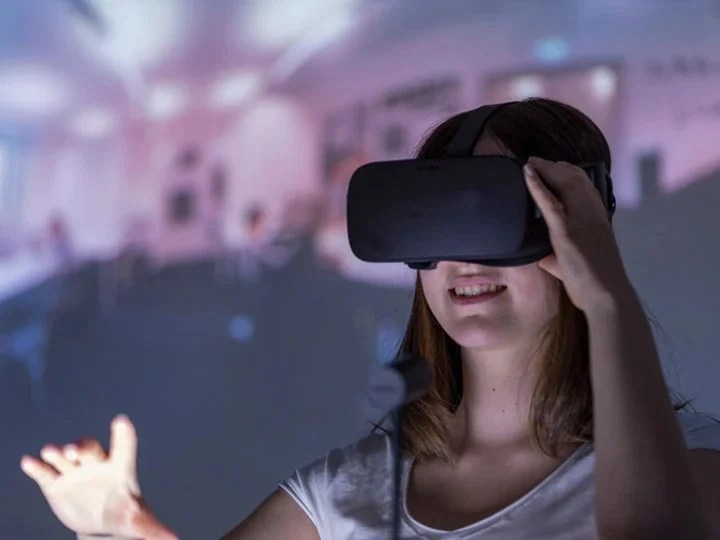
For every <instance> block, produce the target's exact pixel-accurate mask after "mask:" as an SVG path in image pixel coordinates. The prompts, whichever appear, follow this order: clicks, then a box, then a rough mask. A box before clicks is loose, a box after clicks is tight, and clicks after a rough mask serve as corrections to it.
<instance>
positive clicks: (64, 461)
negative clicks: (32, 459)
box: [40, 444, 77, 474]
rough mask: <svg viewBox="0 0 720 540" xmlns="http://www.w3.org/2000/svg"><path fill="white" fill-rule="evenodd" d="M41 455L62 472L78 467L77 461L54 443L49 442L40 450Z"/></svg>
mask: <svg viewBox="0 0 720 540" xmlns="http://www.w3.org/2000/svg"><path fill="white" fill-rule="evenodd" d="M40 457H41V458H43V459H44V460H45V461H46V462H47V463H49V464H50V465H52V466H53V467H55V469H56V470H57V471H58V472H60V473H61V474H64V473H66V472H70V471H72V470H73V469H74V468H75V467H77V463H75V462H73V461H71V460H70V459H68V458H67V457H65V454H64V452H63V451H62V450H60V448H58V447H57V446H54V445H52V444H48V445H47V446H45V447H43V449H42V450H40Z"/></svg>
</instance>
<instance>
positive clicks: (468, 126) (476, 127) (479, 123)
mask: <svg viewBox="0 0 720 540" xmlns="http://www.w3.org/2000/svg"><path fill="white" fill-rule="evenodd" d="M510 103H515V102H514V101H510V102H506V103H495V104H492V105H483V106H482V107H478V108H477V109H474V110H472V111H470V112H469V113H468V117H467V118H466V119H465V120H464V121H463V123H462V124H461V125H460V129H458V131H457V133H456V134H455V136H454V137H453V138H452V140H451V141H450V143H448V146H447V150H446V151H445V156H446V157H465V156H471V155H472V153H473V148H475V143H476V142H477V140H478V139H479V138H480V135H481V134H482V131H483V129H484V128H485V124H487V121H488V120H490V117H491V116H492V115H493V114H494V113H495V112H496V111H497V110H498V109H500V108H501V107H502V106H503V105H508V104H510Z"/></svg>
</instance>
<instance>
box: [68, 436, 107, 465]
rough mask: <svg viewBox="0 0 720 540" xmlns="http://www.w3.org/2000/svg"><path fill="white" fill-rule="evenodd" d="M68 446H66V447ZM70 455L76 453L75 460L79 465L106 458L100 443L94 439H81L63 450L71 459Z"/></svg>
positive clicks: (97, 461)
mask: <svg viewBox="0 0 720 540" xmlns="http://www.w3.org/2000/svg"><path fill="white" fill-rule="evenodd" d="M67 448H68V447H66V449H67ZM72 455H76V456H77V457H76V461H77V462H78V463H79V464H80V465H85V464H87V463H99V462H101V461H105V459H107V455H106V454H105V450H104V449H103V447H102V445H101V444H100V443H99V442H98V441H97V440H95V439H81V440H79V441H78V442H77V443H75V445H71V448H69V449H67V450H66V451H65V456H66V457H67V458H68V459H72V457H71V456H72Z"/></svg>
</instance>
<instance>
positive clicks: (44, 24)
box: [0, 0, 720, 540]
mask: <svg viewBox="0 0 720 540" xmlns="http://www.w3.org/2000/svg"><path fill="white" fill-rule="evenodd" d="M719 88H720V2H718V1H717V0H634V1H633V2H627V1H625V0H605V1H599V0H574V1H569V0H548V1H545V2H535V1H531V0H507V1H504V2H496V1H490V0H487V1H486V0H450V1H443V2H440V1H433V0H412V1H410V0H405V1H402V0H303V1H302V2H300V1H295V0H236V1H231V0H217V1H213V2H203V1H202V0H28V1H22V0H5V1H3V2H2V4H1V5H0V433H2V439H1V440H2V443H1V444H0V486H2V489H0V536H2V538H7V539H11V540H25V539H28V540H31V539H32V540H37V539H45V538H52V539H55V538H66V539H70V538H72V537H73V536H72V534H71V533H69V532H68V531H66V530H65V529H64V528H63V527H62V525H60V524H59V523H58V522H57V521H56V520H55V518H54V517H53V516H52V514H51V512H50V510H49V508H48V507H47V505H46V503H45V502H44V501H43V498H42V496H41V494H40V491H39V490H38V489H37V487H36V486H35V485H34V483H33V482H32V481H31V480H29V479H28V478H26V477H25V476H24V475H23V473H22V472H21V471H20V469H19V460H20V456H21V455H22V454H23V453H33V454H37V453H38V452H39V450H40V448H41V447H42V445H43V444H45V443H47V442H55V443H65V442H70V441H72V440H75V439H76V438H78V437H80V436H83V435H92V436H97V437H99V438H100V439H101V441H103V442H104V443H107V440H108V424H109V421H110V420H111V418H112V417H113V415H115V414H117V413H119V412H124V413H127V414H129V415H130V416H131V417H132V418H133V419H134V420H135V422H136V425H137V428H138V431H139V433H140V447H139V452H140V455H139V472H140V477H141V483H142V486H143V488H144V493H145V495H146V496H147V498H148V500H149V501H150V503H151V504H152V506H153V507H154V508H155V509H156V510H157V512H158V514H159V516H160V517H161V519H163V520H164V521H166V522H167V523H169V524H170V525H171V526H172V527H174V528H175V529H176V530H177V531H178V532H179V533H180V535H181V536H182V537H183V538H216V537H219V536H220V535H221V534H222V533H224V532H225V531H227V530H228V529H230V528H231V527H232V526H233V525H234V524H235V523H237V522H239V521H240V520H241V519H243V518H244V517H245V516H246V515H247V514H248V513H249V512H250V511H251V509H252V508H253V507H254V506H255V505H256V504H257V503H259V502H260V501H261V500H262V499H263V498H264V497H265V496H266V495H267V494H268V493H269V492H270V491H272V490H273V488H274V486H275V485H276V484H277V483H278V482H280V481H281V480H283V479H284V478H285V477H287V476H289V475H290V474H291V473H292V471H293V470H294V469H295V468H296V467H298V466H301V465H303V464H305V463H307V462H309V461H311V460H313V459H315V458H317V457H319V456H321V455H324V454H325V453H326V452H327V451H328V450H329V449H330V448H332V447H335V446H342V445H345V444H347V443H349V442H351V441H352V440H354V439H355V438H357V437H360V436H362V435H364V434H365V433H367V432H368V430H369V428H370V427H369V425H368V424H367V422H366V421H365V419H364V416H363V408H362V401H363V397H364V392H365V385H366V380H367V374H368V371H369V368H370V366H371V365H372V364H373V363H374V362H385V361H387V360H388V359H389V357H390V355H391V354H392V353H393V350H394V348H395V347H396V346H397V344H398V339H399V337H400V335H401V333H402V330H403V326H404V322H405V318H406V316H407V313H408V309H409V305H410V298H411V289H410V285H411V283H412V280H413V274H412V273H411V272H410V271H409V270H407V269H405V268H404V267H402V266H401V265H370V264H364V263H361V262H360V261H358V260H357V259H355V258H354V257H353V256H352V254H351V253H350V250H349V246H348V243H347V238H346V230H345V221H344V220H345V215H344V202H345V192H346V188H347V183H348V181H349V178H350V175H351V174H352V171H353V170H354V169H355V168H356V167H357V166H358V165H360V164H362V163H364V162H367V161H370V160H377V159H395V158H404V157H409V156H410V155H411V154H412V152H413V150H414V148H415V146H416V145H417V143H418V141H419V140H420V138H421V136H422V135H423V133H425V132H426V131H427V130H428V129H429V128H430V127H432V126H433V125H434V124H435V123H437V122H438V121H440V120H442V119H443V118H445V117H447V116H449V115H451V114H453V113H455V112H459V111H461V110H464V109H468V108H473V107H476V106H479V105H480V104H482V103H486V102H495V101H500V100H510V99H521V98H524V97H528V96H547V97H552V98H556V99H560V100H563V101H566V102H569V103H571V104H573V105H575V106H577V107H579V108H580V109H581V110H583V111H584V112H586V113H587V114H589V115H590V116H591V117H592V118H593V119H594V120H595V121H596V122H597V123H598V124H599V125H600V126H601V128H602V129H603V130H604V132H605V133H606V135H607V136H608V138H609V140H610V142H611V146H612V148H613V151H614V162H613V178H614V181H615V189H616V193H617V197H618V205H619V209H618V212H617V214H616V220H615V227H616V231H617V234H618V238H619V242H620V245H621V249H622V251H623V255H624V258H625V261H626V264H627V267H628V270H629V272H630V274H631V277H632V278H633V281H634V284H635V286H636V288H637V290H638V291H639V293H640V294H641V296H642V297H643V299H644V300H645V302H646V304H647V305H648V307H649V308H650V309H651V310H652V312H653V313H654V314H655V315H656V317H657V320H658V321H659V323H660V325H661V328H660V327H658V332H657V338H658V344H659V347H660V349H661V351H662V355H663V365H664V368H665V372H666V377H667V381H668V383H669V385H670V386H671V387H672V388H673V389H674V390H676V391H679V392H681V393H683V395H685V396H686V397H690V398H692V397H694V398H696V399H695V401H694V405H695V408H696V409H698V410H700V411H706V412H712V413H719V412H720V397H719V396H720V393H718V392H717V386H718V380H720V379H719V377H720V361H719V360H718V351H720V332H718V331H717V323H718V317H719V316H720V286H719V284H718V279H717V276H718V272H719V271H720V254H719V253H718V251H717V247H718V234H719V233H720V223H719V222H718V210H717V209H718V208H720V143H719V142H718V141H719V140H720V93H719V92H718V89H719Z"/></svg>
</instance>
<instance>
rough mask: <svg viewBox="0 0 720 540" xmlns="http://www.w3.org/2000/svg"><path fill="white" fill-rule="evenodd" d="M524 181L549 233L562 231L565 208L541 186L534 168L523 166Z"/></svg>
mask: <svg viewBox="0 0 720 540" xmlns="http://www.w3.org/2000/svg"><path fill="white" fill-rule="evenodd" d="M523 170H524V172H525V181H526V184H527V187H528V190H529V191H530V194H531V195H532V197H533V199H534V200H535V203H536V204H537V205H538V208H540V212H541V213H542V216H543V218H544V219H545V222H546V223H547V225H548V229H549V231H550V233H551V234H552V233H554V232H560V231H563V230H564V228H565V208H564V206H563V204H562V203H561V202H560V201H559V200H558V198H557V197H555V195H553V194H552V193H551V192H550V190H549V189H548V188H547V187H546V186H545V185H544V184H543V182H542V180H540V177H539V176H538V174H537V172H536V171H535V170H534V167H531V166H529V165H525V167H523Z"/></svg>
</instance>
